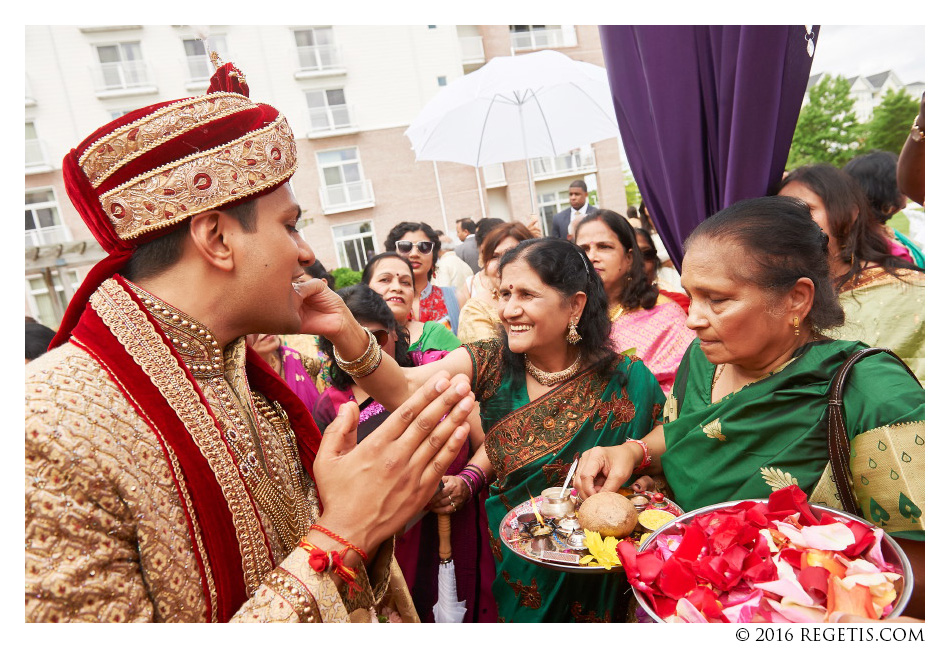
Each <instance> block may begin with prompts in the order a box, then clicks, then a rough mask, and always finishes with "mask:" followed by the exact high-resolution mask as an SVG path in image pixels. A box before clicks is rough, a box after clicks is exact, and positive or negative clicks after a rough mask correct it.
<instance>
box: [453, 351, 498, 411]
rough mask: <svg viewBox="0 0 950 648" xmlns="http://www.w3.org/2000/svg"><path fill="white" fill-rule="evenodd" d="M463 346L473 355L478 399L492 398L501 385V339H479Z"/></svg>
mask: <svg viewBox="0 0 950 648" xmlns="http://www.w3.org/2000/svg"><path fill="white" fill-rule="evenodd" d="M462 346H463V347H465V348H466V349H467V350H468V353H469V355H471V356H472V391H474V392H475V396H476V398H477V399H478V400H487V399H489V398H491V397H492V396H493V395H494V394H495V392H496V391H498V387H499V386H500V385H501V372H502V368H501V364H502V348H501V341H499V340H495V339H492V340H479V341H478V342H472V343H470V344H463V345H462Z"/></svg>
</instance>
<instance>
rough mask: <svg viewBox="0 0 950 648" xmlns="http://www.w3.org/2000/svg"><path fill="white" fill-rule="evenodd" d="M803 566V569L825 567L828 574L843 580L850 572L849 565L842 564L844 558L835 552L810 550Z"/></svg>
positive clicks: (803, 561)
mask: <svg viewBox="0 0 950 648" xmlns="http://www.w3.org/2000/svg"><path fill="white" fill-rule="evenodd" d="M844 560H847V559H844ZM801 565H802V569H804V568H805V567H824V568H825V569H827V570H828V573H830V574H833V575H834V576H837V577H838V578H842V577H843V576H844V575H845V574H846V573H847V572H848V567H847V565H845V564H844V563H843V562H842V558H841V557H840V556H838V555H837V554H835V552H833V551H817V550H815V549H809V550H808V551H806V552H805V554H804V558H803V560H802V563H801Z"/></svg>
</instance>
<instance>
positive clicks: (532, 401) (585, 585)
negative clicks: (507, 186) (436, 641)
mask: <svg viewBox="0 0 950 648" xmlns="http://www.w3.org/2000/svg"><path fill="white" fill-rule="evenodd" d="M499 266H500V272H501V289H500V301H499V317H500V318H501V322H502V326H503V336H502V339H500V340H499V339H495V340H483V341H479V342H474V343H470V344H465V345H462V348H461V349H458V350H456V351H453V352H451V353H450V354H448V355H447V356H446V357H445V358H443V359H442V360H439V361H437V362H433V363H431V364H427V365H425V366H423V367H415V368H408V369H401V368H400V367H399V366H398V365H396V363H395V362H394V361H392V360H391V359H388V358H385V357H383V358H382V359H381V361H380V363H379V364H378V366H377V368H376V369H375V370H372V369H370V373H369V374H368V375H365V377H361V378H357V383H358V384H360V385H361V386H362V387H363V388H364V389H365V390H366V391H367V392H368V393H370V394H373V395H374V396H375V397H376V398H377V399H378V400H380V401H381V402H382V403H383V404H384V405H386V407H387V408H394V407H396V406H397V405H398V404H399V403H401V402H402V401H403V400H404V399H405V398H406V395H407V394H408V393H410V392H409V391H408V390H409V389H410V388H411V386H412V385H414V384H415V383H416V382H417V381H419V380H424V379H425V378H426V377H428V376H432V375H433V374H434V373H437V372H438V371H439V370H447V371H448V373H449V374H452V375H454V374H458V373H463V374H466V375H468V376H470V377H471V378H472V386H473V391H474V393H475V396H476V398H477V400H478V402H479V405H480V407H481V420H482V426H483V428H484V429H485V430H486V431H487V432H486V435H485V444H484V446H483V447H482V449H481V450H480V451H479V452H478V453H476V455H475V456H474V457H473V458H472V460H471V462H470V465H469V467H467V470H469V476H468V477H466V476H465V474H466V471H465V470H463V471H462V472H461V473H459V476H457V477H449V478H447V479H446V487H445V489H444V490H443V491H442V492H443V497H442V500H441V504H440V502H439V501H436V502H434V507H433V510H435V511H436V512H452V511H453V510H454V509H455V507H457V506H458V505H459V503H460V501H465V500H466V499H468V498H470V497H472V495H473V493H478V492H479V491H480V489H481V487H482V486H483V485H484V481H482V480H479V479H478V478H477V477H475V478H473V477H472V475H476V476H477V475H478V474H479V473H480V474H482V475H484V478H485V479H487V480H488V481H491V480H492V479H494V483H492V484H491V489H490V492H489V497H488V500H487V502H486V510H487V512H488V519H489V528H490V529H491V531H492V532H493V534H495V533H497V529H498V528H499V525H500V523H501V520H502V518H503V517H504V516H505V514H507V513H508V511H509V510H510V509H511V508H512V507H514V506H516V505H518V504H520V503H521V502H523V501H525V500H527V499H528V498H529V497H530V496H537V495H539V494H540V493H541V491H542V490H543V489H545V488H547V487H549V486H552V485H558V484H561V483H563V481H564V479H565V477H566V473H567V471H568V469H569V467H570V465H571V463H572V462H573V461H574V459H575V458H576V457H578V456H579V455H580V453H582V452H584V451H585V450H587V449H588V448H590V447H593V446H595V445H605V444H616V443H619V442H621V441H622V440H623V439H625V438H628V437H635V438H639V437H642V436H643V435H644V434H646V433H647V432H648V431H649V430H650V429H651V428H652V426H653V425H654V423H655V422H656V421H657V420H658V418H659V415H660V410H661V409H662V408H661V404H662V402H663V393H662V391H661V390H660V388H659V385H658V384H657V382H656V379H655V378H654V377H653V375H652V374H651V373H650V371H649V370H648V369H647V368H646V366H645V365H644V364H643V362H641V361H640V360H638V359H636V358H631V357H629V356H619V355H618V354H617V353H615V352H614V351H613V350H612V349H611V347H610V344H609V334H610V320H609V319H608V318H607V296H606V293H605V292H604V287H603V283H602V282H601V280H600V278H599V277H598V275H597V272H596V271H595V270H594V268H593V266H592V265H591V263H590V261H589V260H588V259H587V257H586V256H585V255H584V253H583V252H582V251H581V250H580V248H578V247H577V246H575V245H574V244H573V243H570V242H568V241H565V240H562V239H550V238H545V239H535V240H530V241H525V242H523V243H520V244H519V245H518V246H517V247H515V248H514V249H512V250H509V251H508V252H507V253H506V254H505V255H504V256H503V257H502V259H501V262H500V264H499ZM315 298H316V299H319V300H320V301H319V303H314V307H316V308H319V309H320V311H321V312H322V313H323V316H322V320H323V321H322V322H321V323H320V324H319V325H318V326H319V327H320V328H321V329H322V330H324V331H325V332H326V334H327V335H328V336H329V337H330V338H331V339H332V340H333V342H334V344H335V345H336V348H337V350H338V351H339V353H340V354H341V356H342V357H343V358H344V359H345V358H355V359H359V358H360V357H362V356H363V355H364V354H366V353H367V352H368V351H369V350H370V349H371V348H372V340H367V336H366V334H365V333H364V332H363V331H362V330H361V329H360V328H359V327H358V326H357V324H356V322H355V321H353V320H352V318H351V317H348V316H347V313H345V312H343V311H342V310H341V309H340V307H339V305H338V304H337V302H336V300H335V299H334V296H333V295H331V294H329V293H328V292H322V293H320V294H318V295H316V296H315ZM312 299H313V298H312ZM367 343H369V348H368V347H367ZM367 357H369V356H367ZM354 371H355V370H354ZM472 406H473V407H474V403H473V404H472ZM492 544H493V549H494V551H495V558H496V561H497V576H496V578H495V583H494V587H493V591H494V594H495V600H496V601H497V603H498V614H499V620H505V621H594V620H623V619H625V618H626V614H627V602H628V601H629V587H628V586H627V585H626V582H625V580H624V579H623V576H622V574H619V573H618V574H616V575H614V574H605V575H602V576H601V575H598V576H595V577H590V576H588V575H580V574H568V573H564V572H558V571H553V570H550V569H547V568H544V567H539V566H536V565H534V564H532V563H529V562H527V561H525V560H524V559H522V558H520V557H518V556H516V555H515V554H513V553H512V552H510V551H508V550H507V549H504V548H502V547H501V545H500V540H497V539H494V540H493V541H492Z"/></svg>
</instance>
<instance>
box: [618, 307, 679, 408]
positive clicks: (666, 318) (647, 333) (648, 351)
mask: <svg viewBox="0 0 950 648" xmlns="http://www.w3.org/2000/svg"><path fill="white" fill-rule="evenodd" d="M661 299H662V298H661ZM695 337H696V334H695V333H693V332H692V331H691V330H689V329H688V328H686V313H685V312H683V309H682V307H680V305H679V304H677V303H676V302H673V301H663V302H662V303H658V304H657V305H656V306H654V307H653V308H651V309H650V310H643V309H642V308H640V309H637V310H635V311H631V312H627V313H624V314H623V315H621V316H620V317H619V318H618V319H617V321H615V322H614V323H613V325H612V326H611V328H610V340H611V341H612V342H613V347H614V351H616V352H618V353H627V354H631V355H636V356H637V357H638V358H640V359H641V360H643V363H644V364H645V365H646V366H647V368H648V369H649V370H650V371H651V372H653V375H654V376H656V380H657V382H659V383H660V388H661V389H662V390H663V393H664V394H666V395H667V396H669V394H670V390H671V389H673V379H674V378H675V377H676V370H677V369H678V368H679V366H680V360H682V359H683V354H684V353H686V347H688V346H689V343H690V342H692V341H693V338H695Z"/></svg>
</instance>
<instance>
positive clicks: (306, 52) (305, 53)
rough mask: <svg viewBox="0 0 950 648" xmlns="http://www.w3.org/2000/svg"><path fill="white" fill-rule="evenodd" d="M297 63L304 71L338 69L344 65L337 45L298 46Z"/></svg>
mask: <svg viewBox="0 0 950 648" xmlns="http://www.w3.org/2000/svg"><path fill="white" fill-rule="evenodd" d="M297 64H298V65H299V69H300V71H302V72H320V71H323V70H337V69H340V68H342V67H343V63H342V61H341V60H340V51H339V49H338V48H337V46H336V45H312V46H298V47H297Z"/></svg>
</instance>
